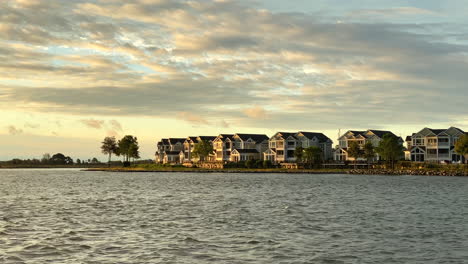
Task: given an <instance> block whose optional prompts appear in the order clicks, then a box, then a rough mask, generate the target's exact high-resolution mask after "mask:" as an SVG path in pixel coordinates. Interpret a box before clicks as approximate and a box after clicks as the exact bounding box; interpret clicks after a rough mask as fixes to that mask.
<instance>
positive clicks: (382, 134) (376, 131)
mask: <svg viewBox="0 0 468 264" xmlns="http://www.w3.org/2000/svg"><path fill="white" fill-rule="evenodd" d="M367 131H369V132H372V133H373V134H374V135H376V136H378V137H379V138H383V136H384V135H386V134H390V135H392V136H395V137H397V135H395V134H393V132H392V131H388V130H375V129H369V130H367ZM367 131H366V132H367Z"/></svg>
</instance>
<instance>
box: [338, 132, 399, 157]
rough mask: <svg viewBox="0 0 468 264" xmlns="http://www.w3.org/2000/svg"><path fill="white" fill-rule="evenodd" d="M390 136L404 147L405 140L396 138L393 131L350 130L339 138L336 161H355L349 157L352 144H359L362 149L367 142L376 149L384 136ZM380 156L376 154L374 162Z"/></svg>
mask: <svg viewBox="0 0 468 264" xmlns="http://www.w3.org/2000/svg"><path fill="white" fill-rule="evenodd" d="M386 134H390V135H392V136H394V137H397V138H398V141H399V142H400V144H402V145H403V139H402V138H401V137H398V136H396V135H395V134H393V132H391V131H386V130H375V129H369V130H367V131H357V130H349V131H347V132H346V133H344V134H343V135H342V136H341V137H340V138H338V146H336V147H335V151H334V160H336V161H345V160H354V158H353V157H349V156H348V147H349V145H350V143H351V142H357V144H358V145H359V146H360V147H361V148H362V147H363V146H364V144H366V143H367V142H371V143H372V145H373V146H374V147H377V146H378V145H379V143H380V141H381V140H382V138H383V136H384V135H386ZM379 159H380V156H379V155H378V154H377V153H376V154H375V158H374V160H379ZM358 160H364V158H358Z"/></svg>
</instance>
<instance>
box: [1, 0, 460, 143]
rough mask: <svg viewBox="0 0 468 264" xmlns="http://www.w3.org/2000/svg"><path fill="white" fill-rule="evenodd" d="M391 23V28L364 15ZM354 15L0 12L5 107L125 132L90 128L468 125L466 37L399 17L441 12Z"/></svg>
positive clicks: (212, 9)
mask: <svg viewBox="0 0 468 264" xmlns="http://www.w3.org/2000/svg"><path fill="white" fill-rule="evenodd" d="M386 14H392V20H389V21H391V22H392V23H386V22H379V23H376V22H375V21H372V23H369V21H368V20H366V18H365V16H369V15H371V16H384V15H386ZM352 15H353V14H351V16H352ZM354 15H355V17H353V20H352V21H353V22H347V21H349V19H347V18H348V16H349V15H345V16H343V17H335V16H329V17H327V15H323V16H321V17H318V16H312V15H308V14H305V13H294V14H292V13H274V12H270V11H268V10H262V9H257V8H256V7H255V6H247V5H246V4H242V3H241V2H240V1H168V0H155V1H150V0H138V1H136V0H135V1H126V2H124V1H117V0H112V1H107V0H106V1H93V2H92V3H90V2H88V1H86V2H85V1H73V2H70V3H69V4H67V5H63V3H61V1H58V0H44V1H32V0H23V1H0V21H2V23H1V25H0V44H1V45H0V70H1V71H2V75H1V76H0V109H18V110H21V111H28V112H47V113H61V114H73V115H77V114H78V115H83V116H86V117H83V120H82V121H81V123H83V124H84V125H86V126H87V127H91V128H94V129H105V130H106V131H107V130H108V131H109V133H113V134H117V133H120V132H122V130H123V129H122V126H121V125H120V123H118V122H117V123H114V122H113V121H112V120H111V121H104V120H94V119H92V118H90V117H92V116H96V115H101V116H105V115H108V116H118V115H128V116H135V117H138V116H152V117H172V118H175V119H179V120H184V121H187V122H189V123H192V124H196V125H213V126H216V125H218V124H219V125H221V126H225V125H226V124H223V122H221V121H220V120H229V122H230V123H235V124H245V125H247V126H252V127H257V126H262V127H278V124H284V125H288V126H300V125H302V124H304V123H305V122H308V123H309V122H316V123H318V124H321V126H324V127H330V128H333V127H337V126H339V127H342V126H343V124H346V125H350V126H351V125H353V123H356V122H364V123H366V124H369V126H372V125H375V126H377V125H379V124H382V123H384V122H389V120H391V121H392V122H394V123H395V124H402V123H411V122H413V123H423V122H427V121H431V120H444V119H445V120H447V119H449V120H453V121H456V120H460V119H461V118H463V117H465V116H466V115H468V112H467V111H468V110H467V109H465V108H463V107H460V105H464V104H465V102H466V101H468V93H467V90H466V83H467V81H468V79H467V78H468V77H467V75H466V72H468V60H467V59H466V54H468V42H467V41H466V39H465V40H463V38H462V37H460V36H466V35H467V34H468V32H467V31H466V27H462V26H457V25H453V24H447V23H444V24H437V23H431V24H425V23H402V22H401V20H399V16H401V15H403V16H412V15H432V14H431V11H428V10H423V9H418V8H416V7H398V8H391V9H384V8H382V9H364V10H358V11H356V12H355V13H354ZM359 15H361V16H363V17H364V18H362V20H361V17H359ZM337 19H338V20H342V21H343V22H342V23H339V24H337V23H335V22H330V21H332V20H333V21H336V20H337ZM379 21H383V20H379ZM405 21H406V22H407V21H408V20H405ZM447 28H449V29H450V30H446V29H447ZM454 35H456V36H459V37H458V38H457V41H453V36H454ZM20 80H21V81H20ZM422 99H424V103H420V100H422ZM266 109H268V111H266ZM407 113H411V115H408V114H407ZM400 116H405V118H404V119H401V118H396V117H400ZM104 119H105V118H104Z"/></svg>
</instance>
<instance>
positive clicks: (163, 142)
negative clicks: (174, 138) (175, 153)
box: [161, 138, 169, 145]
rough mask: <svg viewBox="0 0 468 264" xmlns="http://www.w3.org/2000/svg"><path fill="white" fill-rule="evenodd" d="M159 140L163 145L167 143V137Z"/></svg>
mask: <svg viewBox="0 0 468 264" xmlns="http://www.w3.org/2000/svg"><path fill="white" fill-rule="evenodd" d="M161 142H162V144H163V145H169V139H167V138H163V139H161Z"/></svg>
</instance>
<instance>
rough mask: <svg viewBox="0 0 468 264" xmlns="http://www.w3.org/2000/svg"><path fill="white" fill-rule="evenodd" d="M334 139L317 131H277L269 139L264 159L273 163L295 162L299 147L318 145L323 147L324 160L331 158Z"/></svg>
mask: <svg viewBox="0 0 468 264" xmlns="http://www.w3.org/2000/svg"><path fill="white" fill-rule="evenodd" d="M332 144H333V142H332V140H331V139H330V138H328V137H327V136H325V135H324V134H323V133H317V132H304V131H300V132H277V133H276V134H274V135H273V136H272V137H271V138H270V139H269V149H268V150H267V151H265V152H264V153H263V156H264V159H265V160H269V161H271V162H273V163H283V162H286V163H288V162H295V161H296V157H295V156H294V151H295V150H296V148H297V147H303V148H308V147H318V148H320V149H322V155H323V157H322V158H323V159H324V160H328V159H331V158H332V157H333V154H332Z"/></svg>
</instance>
